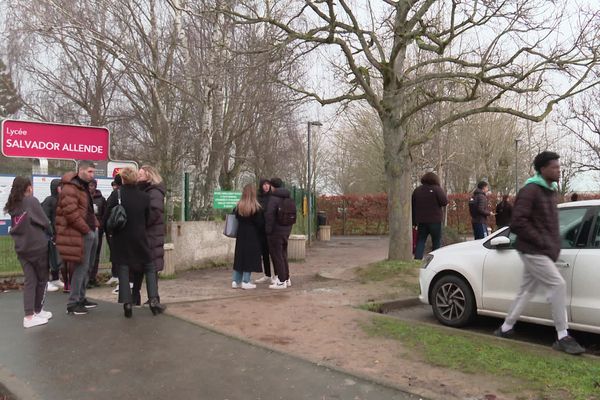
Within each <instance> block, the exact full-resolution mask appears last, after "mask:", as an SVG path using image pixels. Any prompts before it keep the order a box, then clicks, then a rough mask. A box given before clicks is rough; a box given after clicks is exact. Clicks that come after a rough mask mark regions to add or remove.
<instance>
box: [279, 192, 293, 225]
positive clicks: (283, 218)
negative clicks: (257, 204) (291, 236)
mask: <svg viewBox="0 0 600 400" xmlns="http://www.w3.org/2000/svg"><path fill="white" fill-rule="evenodd" d="M295 223H296V202H295V201H294V200H293V199H291V198H290V197H286V198H284V199H283V201H282V202H281V203H280V204H279V206H278V207H277V224H279V225H283V226H292V225H294V224H295Z"/></svg>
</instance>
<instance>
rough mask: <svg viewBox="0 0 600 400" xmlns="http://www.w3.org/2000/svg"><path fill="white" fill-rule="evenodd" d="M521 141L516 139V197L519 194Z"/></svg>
mask: <svg viewBox="0 0 600 400" xmlns="http://www.w3.org/2000/svg"><path fill="white" fill-rule="evenodd" d="M520 141H521V139H515V196H516V195H517V193H518V192H519V142H520Z"/></svg>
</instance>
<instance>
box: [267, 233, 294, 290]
mask: <svg viewBox="0 0 600 400" xmlns="http://www.w3.org/2000/svg"><path fill="white" fill-rule="evenodd" d="M267 240H268V241H269V254H270V255H271V260H273V269H274V270H275V274H276V275H277V277H278V278H279V281H280V282H283V281H287V280H288V279H289V278H290V265H289V264H288V254H287V248H288V236H287V235H277V234H276V235H269V236H267Z"/></svg>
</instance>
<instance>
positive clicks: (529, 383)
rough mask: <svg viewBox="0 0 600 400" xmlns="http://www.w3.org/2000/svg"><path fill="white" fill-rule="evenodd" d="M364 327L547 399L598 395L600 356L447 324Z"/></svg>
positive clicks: (377, 322) (382, 322)
mask: <svg viewBox="0 0 600 400" xmlns="http://www.w3.org/2000/svg"><path fill="white" fill-rule="evenodd" d="M364 329H365V330H366V332H367V333H369V334H370V335H373V336H383V337H386V338H390V339H394V340H398V341H400V342H402V343H403V344H404V345H406V346H408V347H412V348H414V349H415V350H417V352H418V354H420V355H421V356H422V357H423V358H424V359H425V361H426V362H428V363H430V364H433V365H437V366H441V367H445V368H450V369H454V370H458V371H462V372H465V373H478V374H482V373H483V374H489V375H497V376H505V377H509V378H513V379H517V380H519V381H521V382H523V386H522V387H521V388H519V387H513V388H512V390H515V391H519V390H522V389H525V390H534V391H536V392H539V393H541V394H542V395H543V396H545V397H544V398H548V399H555V398H556V399H573V400H584V399H585V400H591V399H600V362H598V360H596V359H592V358H589V357H574V356H569V355H566V354H562V353H558V352H555V351H554V350H551V349H547V350H546V349H536V348H531V347H528V346H523V345H519V344H516V343H514V342H510V341H506V343H503V342H501V341H498V340H493V339H488V338H481V337H476V336H473V335H467V334H461V333H460V332H459V331H456V332H455V333H453V334H451V335H450V334H448V330H447V329H443V328H437V327H432V326H424V325H415V324H414V323H411V324H408V323H406V322H403V321H399V320H395V319H392V318H388V317H379V316H377V317H374V318H373V321H372V324H371V325H368V326H364Z"/></svg>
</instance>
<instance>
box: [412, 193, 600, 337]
mask: <svg viewBox="0 0 600 400" xmlns="http://www.w3.org/2000/svg"><path fill="white" fill-rule="evenodd" d="M558 213H559V221H560V235H561V242H562V244H561V252H560V256H559V257H558V260H557V261H556V266H557V267H558V269H559V270H560V272H561V274H562V275H563V277H564V278H565V281H566V282H567V313H568V319H569V327H570V328H572V329H576V330H581V331H587V332H593V333H600V200H590V201H578V202H572V203H564V204H560V205H559V206H558ZM515 238H516V237H515V235H514V234H513V233H511V232H510V229H509V228H508V227H504V228H501V229H499V230H497V231H496V232H494V233H492V234H491V235H490V236H488V237H487V238H485V239H480V240H474V241H471V242H465V243H458V244H454V245H450V246H447V247H443V248H440V249H438V250H436V251H433V252H431V253H429V254H428V255H427V256H426V257H425V258H424V259H423V265H422V266H421V271H420V275H419V282H420V286H421V294H420V296H419V299H420V300H421V301H422V302H423V303H425V304H431V306H432V308H433V313H434V315H435V317H436V318H437V319H438V320H439V321H440V322H441V323H442V324H444V325H448V326H454V327H461V326H464V325H466V324H468V323H469V322H470V321H471V320H472V319H473V318H474V317H475V316H476V315H477V314H480V315H489V316H494V317H500V318H502V317H505V316H506V313H507V312H508V309H509V307H510V306H511V304H512V302H513V300H514V299H515V296H516V293H517V290H518V289H519V285H520V284H521V279H522V273H523V263H522V262H521V258H520V257H519V254H518V252H517V250H515V249H514V247H513V245H514V242H515ZM520 319H521V320H523V321H527V322H533V323H537V324H543V325H554V323H553V321H552V314H551V308H550V304H549V303H548V300H547V298H546V295H545V293H544V292H543V290H542V289H539V292H538V293H536V294H535V295H534V296H533V298H532V299H531V302H530V303H529V304H528V306H527V307H526V308H525V310H524V311H523V314H522V316H521V318H520Z"/></svg>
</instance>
